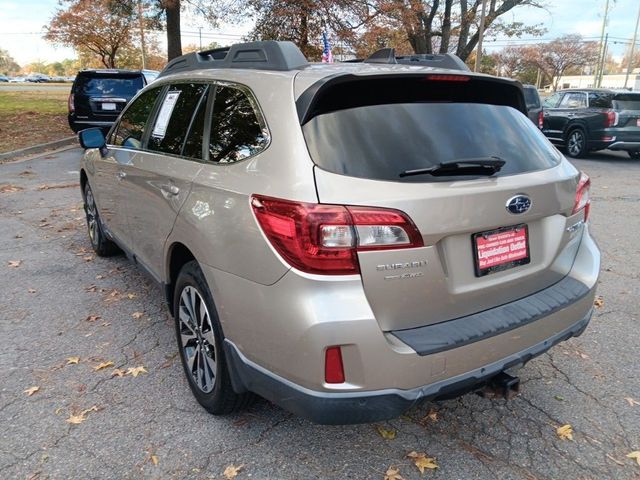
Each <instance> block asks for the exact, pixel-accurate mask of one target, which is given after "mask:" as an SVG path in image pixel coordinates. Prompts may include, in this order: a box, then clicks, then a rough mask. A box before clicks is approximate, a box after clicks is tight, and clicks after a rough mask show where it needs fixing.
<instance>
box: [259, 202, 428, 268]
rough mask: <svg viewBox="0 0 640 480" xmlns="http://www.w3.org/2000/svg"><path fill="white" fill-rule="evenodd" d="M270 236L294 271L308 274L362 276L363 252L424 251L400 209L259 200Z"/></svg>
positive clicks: (262, 224) (262, 220) (263, 225)
mask: <svg viewBox="0 0 640 480" xmlns="http://www.w3.org/2000/svg"><path fill="white" fill-rule="evenodd" d="M251 206H252V208H253V212H254V214H255V216H256V219H257V220H258V223H259V225H260V227H261V228H262V231H263V232H264V234H265V236H266V237H267V239H268V240H269V242H270V243H271V245H273V247H274V248H275V249H276V251H277V252H278V253H279V254H280V255H281V256H282V257H283V258H284V259H285V260H286V261H287V263H289V264H290V265H291V266H293V267H295V268H297V269H298V270H301V271H303V272H306V273H317V274H324V275H349V274H356V273H359V272H360V267H359V265H358V257H357V252H359V251H367V250H392V249H399V248H415V247H422V246H424V243H423V241H422V236H421V235H420V232H419V231H418V229H417V228H416V226H415V225H414V223H413V222H412V221H411V219H410V218H409V217H408V216H407V215H406V214H404V213H403V212H401V211H399V210H393V209H386V208H378V207H356V206H344V205H323V204H315V203H303V202H291V201H289V200H281V199H278V198H272V197H265V196H262V195H253V196H252V197H251Z"/></svg>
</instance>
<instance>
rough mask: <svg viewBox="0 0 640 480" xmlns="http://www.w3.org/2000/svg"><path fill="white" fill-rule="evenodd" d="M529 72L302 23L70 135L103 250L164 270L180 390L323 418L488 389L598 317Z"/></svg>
mask: <svg viewBox="0 0 640 480" xmlns="http://www.w3.org/2000/svg"><path fill="white" fill-rule="evenodd" d="M526 113H527V111H526V105H525V101H524V97H523V93H522V87H521V85H520V84H519V83H518V82H515V81H511V80H507V79H503V78H496V77H492V76H487V75H480V74H475V73H471V72H469V71H468V69H466V67H464V64H463V63H462V62H461V61H460V60H459V59H457V58H455V57H453V56H450V55H440V56H439V55H422V56H412V57H396V56H395V54H394V52H393V51H392V50H389V49H386V50H382V51H379V52H376V53H375V54H374V55H372V56H371V57H369V58H368V59H366V60H364V61H360V62H351V63H339V64H309V63H308V62H307V60H306V59H305V58H304V56H303V55H302V53H301V52H300V51H299V50H298V49H297V47H295V45H293V44H292V43H289V42H274V41H268V42H254V43H245V44H237V45H233V46H231V47H230V48H224V49H216V50H211V51H205V52H199V53H190V54H188V55H184V56H182V57H179V58H177V59H175V60H173V61H172V62H170V63H169V65H168V66H167V68H166V69H165V70H164V71H163V72H162V74H161V75H160V77H159V78H158V80H156V81H155V82H153V83H152V84H150V85H148V86H147V87H146V88H144V89H143V90H142V91H141V92H140V93H139V94H138V95H137V96H136V97H135V98H134V99H133V100H132V101H131V102H130V103H129V105H128V106H127V107H126V108H125V110H124V111H123V112H122V114H121V115H120V117H119V119H118V120H117V122H116V123H115V125H114V126H113V128H112V129H111V131H110V133H109V135H108V137H107V138H106V139H105V138H104V137H103V136H102V133H101V132H100V131H99V130H96V129H89V130H84V131H83V132H81V133H80V141H81V144H82V146H83V147H84V148H85V149H86V153H85V155H84V158H83V160H82V163H81V186H82V194H83V198H84V201H85V209H86V216H87V223H88V231H89V236H90V238H91V242H92V245H93V248H94V249H95V251H96V252H97V254H99V255H109V254H112V253H114V252H116V251H119V250H122V251H124V252H125V253H126V255H127V256H128V257H129V258H130V259H131V260H132V261H133V262H135V263H136V264H138V265H139V266H140V267H141V269H143V270H144V271H146V272H147V273H148V274H149V275H150V276H151V277H152V278H153V279H155V280H156V281H157V282H159V283H160V284H162V286H163V288H164V291H165V292H166V301H167V303H168V305H169V308H170V310H171V312H172V314H173V316H174V317H175V328H176V336H177V344H178V349H179V351H180V355H181V359H182V364H183V367H184V371H185V374H186V378H187V380H188V383H189V386H190V387H191V390H192V392H193V394H194V395H195V397H196V399H197V400H198V402H200V404H202V406H203V407H204V408H206V409H207V410H208V411H209V412H211V413H214V414H224V413H228V412H231V411H233V410H235V409H238V408H240V407H242V406H243V405H245V404H246V402H247V400H248V399H249V398H250V396H251V393H256V394H259V395H261V396H263V397H265V398H267V399H269V400H271V401H272V402H274V403H276V404H278V405H280V406H282V407H283V408H285V409H287V410H290V411H292V412H295V413H296V414H298V415H300V416H302V417H306V418H309V419H311V420H313V421H315V422H319V423H327V424H336V423H357V422H368V421H374V420H380V419H388V418H392V417H395V416H398V415H399V414H401V413H402V412H403V411H405V410H406V409H408V408H409V407H411V406H412V405H414V404H416V403H417V402H419V401H421V400H423V399H437V398H447V397H451V396H455V395H460V394H462V393H465V392H469V391H474V390H478V389H479V388H482V387H483V388H485V389H490V391H492V392H494V393H500V392H502V393H504V394H505V395H509V394H510V393H513V391H514V390H516V389H517V386H518V385H517V381H518V379H517V377H515V376H512V375H511V374H513V373H514V371H515V370H516V369H517V367H520V366H522V365H523V364H525V363H526V362H528V361H529V360H531V359H532V358H533V357H535V356H537V355H540V354H541V353H543V352H545V351H547V350H548V349H549V348H551V347H552V346H553V345H555V344H557V343H558V342H561V341H563V340H567V339H568V338H570V337H573V336H577V335H580V334H581V333H582V332H583V331H584V329H585V327H586V326H587V324H588V322H589V320H590V317H591V314H592V305H593V297H594V294H595V288H596V283H597V280H598V273H599V266H600V254H599V251H598V248H597V246H596V244H595V243H594V241H593V239H592V237H591V235H590V233H589V223H588V218H589V207H590V203H589V178H588V177H587V176H586V175H584V174H582V173H580V172H579V171H577V170H576V169H575V168H574V167H573V166H572V165H571V164H570V163H569V162H568V161H567V160H565V159H564V157H563V156H562V155H561V154H560V153H559V152H558V150H556V149H555V147H553V146H552V145H551V144H550V143H549V141H548V140H547V139H546V138H545V137H544V135H543V134H542V133H541V132H540V131H539V130H538V129H537V128H536V126H535V125H533V124H532V123H531V122H530V121H529V120H528V118H527V116H526Z"/></svg>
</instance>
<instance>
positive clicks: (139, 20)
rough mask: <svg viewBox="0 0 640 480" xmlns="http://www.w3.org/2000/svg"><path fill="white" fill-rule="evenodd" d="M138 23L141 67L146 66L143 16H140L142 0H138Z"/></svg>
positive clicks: (144, 67)
mask: <svg viewBox="0 0 640 480" xmlns="http://www.w3.org/2000/svg"><path fill="white" fill-rule="evenodd" d="M138 25H139V27H140V50H141V51H142V69H143V70H145V69H146V68H147V52H146V51H145V50H146V49H145V45H144V17H143V16H142V0H138Z"/></svg>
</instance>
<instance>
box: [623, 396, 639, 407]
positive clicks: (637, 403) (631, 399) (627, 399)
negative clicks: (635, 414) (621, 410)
mask: <svg viewBox="0 0 640 480" xmlns="http://www.w3.org/2000/svg"><path fill="white" fill-rule="evenodd" d="M624 399H625V400H626V401H627V403H628V404H629V406H630V407H635V406H636V405H640V402H639V401H637V400H634V399H633V398H631V397H624Z"/></svg>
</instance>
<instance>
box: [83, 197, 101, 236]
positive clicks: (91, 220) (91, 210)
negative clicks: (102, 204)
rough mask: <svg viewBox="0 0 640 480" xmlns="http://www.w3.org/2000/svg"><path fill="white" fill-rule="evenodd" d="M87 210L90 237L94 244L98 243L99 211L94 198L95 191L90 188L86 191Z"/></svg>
mask: <svg viewBox="0 0 640 480" xmlns="http://www.w3.org/2000/svg"><path fill="white" fill-rule="evenodd" d="M85 212H86V215H87V227H88V228H89V238H90V239H91V243H92V244H94V245H95V244H96V243H97V241H98V233H99V232H98V211H97V209H96V202H95V200H94V199H93V193H92V192H91V189H90V188H88V189H87V191H86V193H85Z"/></svg>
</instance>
